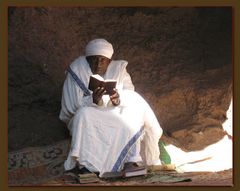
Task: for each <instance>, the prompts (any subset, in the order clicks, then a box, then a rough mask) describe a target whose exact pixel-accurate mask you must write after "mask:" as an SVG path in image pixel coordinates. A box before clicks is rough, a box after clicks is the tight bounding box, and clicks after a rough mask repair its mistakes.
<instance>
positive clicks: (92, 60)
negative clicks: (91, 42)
mask: <svg viewBox="0 0 240 191" xmlns="http://www.w3.org/2000/svg"><path fill="white" fill-rule="evenodd" d="M86 59H87V61H88V63H89V66H90V68H91V71H92V73H93V74H99V75H100V76H103V75H104V74H105V73H106V71H107V68H108V65H109V64H110V62H111V61H112V60H111V59H109V58H107V57H105V56H101V55H94V56H87V57H86ZM105 93H106V90H105V89H104V88H100V87H98V88H97V89H95V90H94V91H93V94H92V97H93V102H94V103H95V104H98V103H99V102H100V101H101V99H102V96H103V95H104V94H105ZM110 100H111V102H112V104H113V105H114V106H118V105H119V104H120V97H119V93H118V92H117V89H114V93H113V94H112V95H110Z"/></svg>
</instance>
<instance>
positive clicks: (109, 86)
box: [88, 74, 117, 95]
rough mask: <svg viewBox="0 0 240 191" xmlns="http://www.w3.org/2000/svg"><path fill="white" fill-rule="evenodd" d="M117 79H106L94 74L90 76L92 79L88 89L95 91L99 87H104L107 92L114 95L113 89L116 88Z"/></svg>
mask: <svg viewBox="0 0 240 191" xmlns="http://www.w3.org/2000/svg"><path fill="white" fill-rule="evenodd" d="M116 84H117V80H111V79H107V80H104V79H103V78H102V77H101V76H100V75H98V74H93V75H91V76H90V81H89V84H88V89H90V90H92V91H94V90H95V89H97V88H98V87H100V88H101V87H103V88H105V90H106V91H107V92H106V94H108V95H112V94H113V93H114V91H113V89H114V88H116Z"/></svg>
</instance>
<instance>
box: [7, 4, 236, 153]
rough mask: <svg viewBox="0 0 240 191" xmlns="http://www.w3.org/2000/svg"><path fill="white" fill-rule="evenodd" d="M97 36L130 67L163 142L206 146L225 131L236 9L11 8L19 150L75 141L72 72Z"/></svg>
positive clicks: (12, 135)
mask: <svg viewBox="0 0 240 191" xmlns="http://www.w3.org/2000/svg"><path fill="white" fill-rule="evenodd" d="M93 38H105V39H107V40H108V41H110V42H111V43H112V44H113V47H114V50H115V53H114V56H113V59H125V60H127V61H128V62H129V64H128V67H127V69H128V71H129V73H130V74H131V76H132V80H133V83H134V84H135V87H136V91H138V92H139V93H140V94H141V95H142V96H144V97H145V99H146V100H147V101H148V102H149V103H150V105H151V107H152V108H153V110H154V111H155V113H156V116H157V117H158V119H159V122H160V124H161V126H162V128H163V129H164V136H163V139H165V140H166V141H169V142H172V143H173V144H175V145H178V146H180V147H181V148H183V149H185V150H198V149H202V148H204V147H205V146H207V145H209V144H212V143H214V142H216V141H218V140H219V139H220V138H222V136H223V135H224V132H223V130H222V123H223V122H224V120H225V119H226V117H225V115H226V110H227V108H228V106H229V104H230V99H231V95H232V10H231V8H230V7H211V8H204V7H202V8H200V7H198V8H194V7H188V8H174V7H164V8H161V7H158V8H156V7H152V8H144V7H138V8H136V7H131V8H129V7H124V8H120V7H115V8H110V7H108V8H104V7H92V8H87V7H26V8H25V7H9V17H8V41H9V47H8V49H9V51H8V92H9V93H8V97H9V100H8V102H9V108H8V111H9V113H8V118H9V150H15V149H19V148H23V147H27V146H37V145H47V144H51V143H54V142H55V141H58V140H61V139H65V138H67V137H68V136H69V135H68V131H67V130H66V127H65V125H64V124H63V123H62V122H60V120H59V119H58V114H59V111H60V101H61V93H62V92H61V91H62V85H63V81H64V78H65V76H64V70H65V68H66V66H68V65H69V64H70V63H71V62H72V61H73V60H74V59H76V58H77V57H78V56H80V55H82V54H84V48H85V46H86V44H87V42H88V41H89V40H92V39H93Z"/></svg>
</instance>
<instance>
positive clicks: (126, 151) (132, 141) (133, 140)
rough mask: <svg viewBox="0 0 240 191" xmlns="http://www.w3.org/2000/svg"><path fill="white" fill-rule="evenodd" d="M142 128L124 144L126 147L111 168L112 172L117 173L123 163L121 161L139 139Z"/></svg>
mask: <svg viewBox="0 0 240 191" xmlns="http://www.w3.org/2000/svg"><path fill="white" fill-rule="evenodd" d="M143 130H144V128H143V127H142V128H141V129H140V130H139V131H138V132H137V133H136V134H135V135H134V136H133V137H132V138H131V139H130V140H129V141H128V143H127V144H126V146H125V147H124V148H123V150H122V151H121V153H120V155H119V157H118V159H117V161H116V163H115V164H114V166H113V168H112V170H111V171H112V172H117V171H118V170H119V168H120V167H121V164H122V162H123V160H124V159H125V158H126V156H127V154H128V152H129V149H130V148H131V147H132V146H133V144H134V143H136V141H137V140H138V139H139V137H140V136H141V135H142V133H143Z"/></svg>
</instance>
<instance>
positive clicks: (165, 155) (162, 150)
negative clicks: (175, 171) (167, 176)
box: [159, 140, 171, 164]
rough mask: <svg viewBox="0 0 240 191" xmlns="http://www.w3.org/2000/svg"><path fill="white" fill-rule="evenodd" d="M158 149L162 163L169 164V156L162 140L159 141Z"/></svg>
mask: <svg viewBox="0 0 240 191" xmlns="http://www.w3.org/2000/svg"><path fill="white" fill-rule="evenodd" d="M159 149H160V160H161V162H162V164H171V157H170V155H169V153H168V152H167V150H166V148H165V144H164V142H163V141H161V140H160V141H159Z"/></svg>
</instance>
